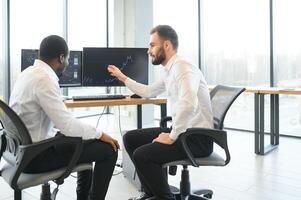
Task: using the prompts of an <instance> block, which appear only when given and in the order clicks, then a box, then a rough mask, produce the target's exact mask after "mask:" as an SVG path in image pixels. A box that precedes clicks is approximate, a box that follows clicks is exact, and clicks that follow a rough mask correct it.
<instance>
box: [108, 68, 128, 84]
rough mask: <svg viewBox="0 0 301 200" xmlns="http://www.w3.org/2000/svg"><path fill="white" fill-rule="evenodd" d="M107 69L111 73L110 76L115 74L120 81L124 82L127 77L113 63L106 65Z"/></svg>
mask: <svg viewBox="0 0 301 200" xmlns="http://www.w3.org/2000/svg"><path fill="white" fill-rule="evenodd" d="M108 71H109V73H110V74H111V76H115V77H116V78H118V79H119V80H120V81H122V82H124V81H125V80H126V79H127V76H126V75H124V74H123V73H122V72H121V71H120V69H119V68H118V67H116V66H115V65H108Z"/></svg>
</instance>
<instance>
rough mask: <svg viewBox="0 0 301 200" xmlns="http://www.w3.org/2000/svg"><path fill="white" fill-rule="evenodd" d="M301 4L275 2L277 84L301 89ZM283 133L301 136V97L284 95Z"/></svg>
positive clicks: (281, 131) (295, 0) (281, 110)
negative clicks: (300, 24)
mask: <svg viewBox="0 0 301 200" xmlns="http://www.w3.org/2000/svg"><path fill="white" fill-rule="evenodd" d="M300 9H301V1H298V0H274V15H273V16H274V18H273V19H274V66H275V68H274V70H275V85H276V86H278V87H283V88H291V89H293V88H299V89H300V87H301V48H300V45H301V27H300V26H299V25H298V24H299V23H300V18H301V13H300ZM279 104H280V108H279V109H280V119H279V121H280V126H279V128H280V133H281V134H289V135H294V136H299V137H300V136H301V97H300V96H299V95H281V96H280V100H279Z"/></svg>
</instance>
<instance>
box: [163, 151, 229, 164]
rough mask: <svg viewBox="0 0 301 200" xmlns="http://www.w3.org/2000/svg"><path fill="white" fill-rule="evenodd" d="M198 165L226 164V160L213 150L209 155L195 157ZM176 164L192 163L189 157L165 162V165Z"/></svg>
mask: <svg viewBox="0 0 301 200" xmlns="http://www.w3.org/2000/svg"><path fill="white" fill-rule="evenodd" d="M195 161H196V163H197V164H198V166H225V165H226V160H225V159H224V158H222V157H221V156H219V155H218V154H217V153H215V152H213V153H212V154H211V155H210V156H208V157H203V158H196V159H195ZM176 165H192V163H191V161H190V160H189V159H185V160H177V161H173V162H169V163H165V164H164V165H163V167H164V168H165V167H169V166H176Z"/></svg>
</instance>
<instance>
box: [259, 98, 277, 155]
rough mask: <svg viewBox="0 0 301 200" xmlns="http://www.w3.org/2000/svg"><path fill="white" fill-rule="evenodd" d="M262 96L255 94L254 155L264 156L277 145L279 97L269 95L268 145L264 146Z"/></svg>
mask: <svg viewBox="0 0 301 200" xmlns="http://www.w3.org/2000/svg"><path fill="white" fill-rule="evenodd" d="M264 95H265V94H255V102H254V103H255V153H256V154H259V155H265V154H266V153H268V152H270V151H272V150H273V149H275V148H276V147H277V146H278V144H279V95H278V94H271V95H270V98H271V112H270V118H271V119H270V120H271V121H270V123H271V132H270V137H271V138H270V145H267V146H265V144H264Z"/></svg>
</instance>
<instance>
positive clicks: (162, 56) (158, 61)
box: [152, 47, 166, 65]
mask: <svg viewBox="0 0 301 200" xmlns="http://www.w3.org/2000/svg"><path fill="white" fill-rule="evenodd" d="M165 59H166V55H165V52H164V50H163V48H162V47H161V48H160V50H159V52H158V54H157V56H155V57H154V59H153V60H152V64H153V65H161V64H162V63H163V61H164V60H165Z"/></svg>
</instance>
